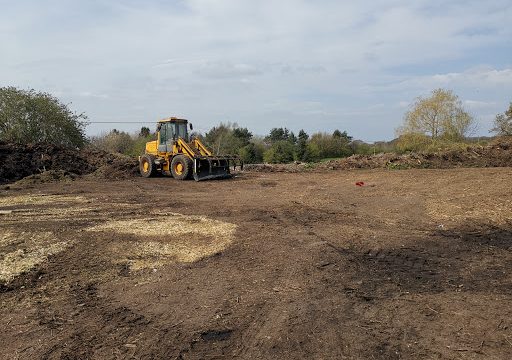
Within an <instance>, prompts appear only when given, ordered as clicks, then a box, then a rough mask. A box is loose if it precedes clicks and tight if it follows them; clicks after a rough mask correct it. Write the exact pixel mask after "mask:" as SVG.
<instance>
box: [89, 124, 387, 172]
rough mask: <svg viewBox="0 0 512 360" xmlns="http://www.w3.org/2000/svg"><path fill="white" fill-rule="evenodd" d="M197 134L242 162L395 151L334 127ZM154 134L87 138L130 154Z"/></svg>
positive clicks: (227, 128)
mask: <svg viewBox="0 0 512 360" xmlns="http://www.w3.org/2000/svg"><path fill="white" fill-rule="evenodd" d="M191 136H195V137H199V138H200V139H201V140H202V141H203V142H204V143H205V144H206V145H207V146H208V147H209V148H210V149H211V150H212V151H213V152H214V153H215V154H231V155H239V156H240V157H241V158H242V160H243V161H244V162H245V163H249V164H250V163H262V162H266V163H289V162H293V161H299V162H316V161H320V160H323V159H329V158H341V157H347V156H350V155H353V154H373V153H380V152H390V151H395V148H396V146H395V145H394V143H392V142H390V143H387V142H380V143H377V144H366V143H364V142H362V141H353V139H352V136H350V135H348V134H347V132H346V131H343V132H342V131H340V130H335V131H334V132H333V133H332V134H328V133H323V132H318V133H315V134H312V135H311V136H310V135H308V134H307V133H306V132H305V131H304V130H300V131H299V133H298V134H297V135H295V133H294V132H293V131H290V130H289V129H287V128H282V127H280V128H274V129H272V130H271V131H270V133H269V134H268V135H266V136H254V135H253V134H252V133H251V132H250V131H249V129H247V128H244V127H240V126H238V125H237V124H232V123H221V124H219V125H218V126H215V127H213V128H212V129H211V130H210V131H208V132H206V133H205V134H201V133H197V132H195V133H192V134H191ZM155 139H156V134H154V133H151V132H150V129H149V128H147V127H142V128H141V130H140V131H139V132H138V133H137V134H129V133H127V132H123V131H119V130H116V129H114V130H112V131H110V132H109V133H107V134H103V135H100V136H94V137H92V138H90V139H89V142H90V144H91V145H93V146H95V147H98V148H101V149H103V150H106V151H109V152H119V153H122V154H126V155H130V156H138V155H140V154H142V153H144V148H145V144H146V142H148V141H151V140H155Z"/></svg>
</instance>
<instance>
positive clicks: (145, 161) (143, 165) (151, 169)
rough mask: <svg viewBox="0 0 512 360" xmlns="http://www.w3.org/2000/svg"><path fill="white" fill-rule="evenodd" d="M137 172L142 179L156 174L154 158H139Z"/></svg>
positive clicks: (147, 156) (143, 156)
mask: <svg viewBox="0 0 512 360" xmlns="http://www.w3.org/2000/svg"><path fill="white" fill-rule="evenodd" d="M139 171H140V174H141V175H142V177H146V178H148V177H151V176H155V174H156V165H155V158H154V157H153V156H151V155H148V154H144V155H142V156H141V157H140V161H139Z"/></svg>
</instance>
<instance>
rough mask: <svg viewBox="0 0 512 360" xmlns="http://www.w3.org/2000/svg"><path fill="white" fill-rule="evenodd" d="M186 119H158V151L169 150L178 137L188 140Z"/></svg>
mask: <svg viewBox="0 0 512 360" xmlns="http://www.w3.org/2000/svg"><path fill="white" fill-rule="evenodd" d="M187 124H188V121H187V120H185V119H178V118H170V119H165V120H160V121H159V122H158V124H157V131H158V151H159V152H171V151H172V146H173V145H174V142H175V141H176V140H178V138H182V139H183V140H185V141H187V142H188V131H187Z"/></svg>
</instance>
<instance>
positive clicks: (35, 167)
mask: <svg viewBox="0 0 512 360" xmlns="http://www.w3.org/2000/svg"><path fill="white" fill-rule="evenodd" d="M136 172H137V161H136V160H135V159H133V158H130V157H128V156H123V155H120V154H110V153H107V152H105V151H101V150H95V149H83V150H77V149H72V148H66V147H62V146H58V145H53V144H46V143H37V144H28V145H19V144H7V143H0V184H6V183H11V182H15V181H18V180H21V179H24V178H26V177H29V176H30V178H29V179H27V181H28V182H30V183H35V182H48V181H58V180H60V179H61V178H63V177H64V178H66V179H73V178H75V177H76V176H81V175H87V174H93V173H94V174H95V175H96V176H99V177H106V178H126V177H130V176H133V175H135V174H136Z"/></svg>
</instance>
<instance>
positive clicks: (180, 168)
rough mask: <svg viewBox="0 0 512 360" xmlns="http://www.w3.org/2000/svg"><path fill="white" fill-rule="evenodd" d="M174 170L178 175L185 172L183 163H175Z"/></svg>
mask: <svg viewBox="0 0 512 360" xmlns="http://www.w3.org/2000/svg"><path fill="white" fill-rule="evenodd" d="M174 172H175V173H176V174H178V175H181V174H183V164H182V163H180V162H179V163H177V164H176V165H174Z"/></svg>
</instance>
